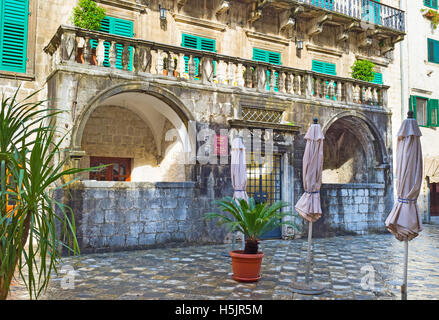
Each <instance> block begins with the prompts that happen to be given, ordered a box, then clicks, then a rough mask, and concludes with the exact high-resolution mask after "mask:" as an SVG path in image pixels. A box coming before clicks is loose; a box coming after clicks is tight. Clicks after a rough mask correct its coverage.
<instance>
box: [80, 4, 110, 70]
mask: <svg viewBox="0 0 439 320" xmlns="http://www.w3.org/2000/svg"><path fill="white" fill-rule="evenodd" d="M105 16H106V13H105V9H104V8H101V7H99V6H98V5H97V4H96V2H94V1H92V0H79V2H78V5H77V6H76V7H74V8H73V15H72V22H73V25H74V26H75V27H79V28H83V29H87V30H92V31H99V30H100V29H101V22H102V20H103V19H104V18H105ZM83 54H84V48H83V47H82V48H78V52H77V57H78V60H79V61H78V62H80V63H84V56H83ZM92 62H93V63H94V64H95V65H96V64H97V62H96V48H93V49H92Z"/></svg>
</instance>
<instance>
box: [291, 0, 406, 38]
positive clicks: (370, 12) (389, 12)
mask: <svg viewBox="0 0 439 320" xmlns="http://www.w3.org/2000/svg"><path fill="white" fill-rule="evenodd" d="M292 2H297V3H300V4H307V5H310V6H313V7H318V8H322V9H326V10H329V11H333V12H338V13H341V14H344V15H347V16H350V17H353V18H356V19H359V20H361V21H363V22H365V23H369V24H373V25H379V26H383V27H387V28H390V29H393V30H397V31H401V32H404V31H405V12H404V11H402V10H400V9H397V8H394V7H391V6H388V5H385V4H382V3H380V2H378V1H375V0H293V1H292Z"/></svg>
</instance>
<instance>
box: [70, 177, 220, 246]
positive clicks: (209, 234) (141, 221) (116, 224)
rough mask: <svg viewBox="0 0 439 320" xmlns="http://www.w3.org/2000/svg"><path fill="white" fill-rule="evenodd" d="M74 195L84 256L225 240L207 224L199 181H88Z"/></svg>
mask: <svg viewBox="0 0 439 320" xmlns="http://www.w3.org/2000/svg"><path fill="white" fill-rule="evenodd" d="M69 192H70V194H71V196H69V197H68V198H65V199H64V201H65V202H67V203H68V204H69V205H70V207H71V208H72V209H73V212H74V213H75V221H76V225H77V230H76V231H77V232H76V234H77V239H78V242H79V246H80V249H81V252H83V253H89V252H100V251H112V250H126V249H140V248H149V247H157V246H160V245H163V244H166V243H170V242H179V243H194V242H196V243H203V242H205V243H209V242H210V243H211V242H215V241H222V240H223V239H224V237H225V232H224V231H223V230H222V229H221V228H218V227H216V226H215V225H214V223H213V222H206V221H205V220H204V218H203V216H204V213H206V212H208V211H210V210H211V208H210V206H211V199H209V198H207V197H199V196H198V195H197V192H196V189H195V183H194V182H157V183H147V182H102V181H100V182H96V181H83V182H81V183H80V184H79V185H76V186H75V187H73V188H71V189H70V190H69ZM66 195H67V193H65V196H66Z"/></svg>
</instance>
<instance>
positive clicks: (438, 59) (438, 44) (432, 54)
mask: <svg viewBox="0 0 439 320" xmlns="http://www.w3.org/2000/svg"><path fill="white" fill-rule="evenodd" d="M427 41H428V42H427V47H428V61H430V62H434V63H439V41H437V40H433V39H428V40H427Z"/></svg>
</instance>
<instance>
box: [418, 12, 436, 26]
mask: <svg viewBox="0 0 439 320" xmlns="http://www.w3.org/2000/svg"><path fill="white" fill-rule="evenodd" d="M421 12H422V13H423V14H424V17H425V18H427V19H428V20H430V21H431V24H432V26H433V29H436V28H437V26H438V24H439V13H438V12H437V11H436V10H433V9H428V10H427V9H421Z"/></svg>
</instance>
